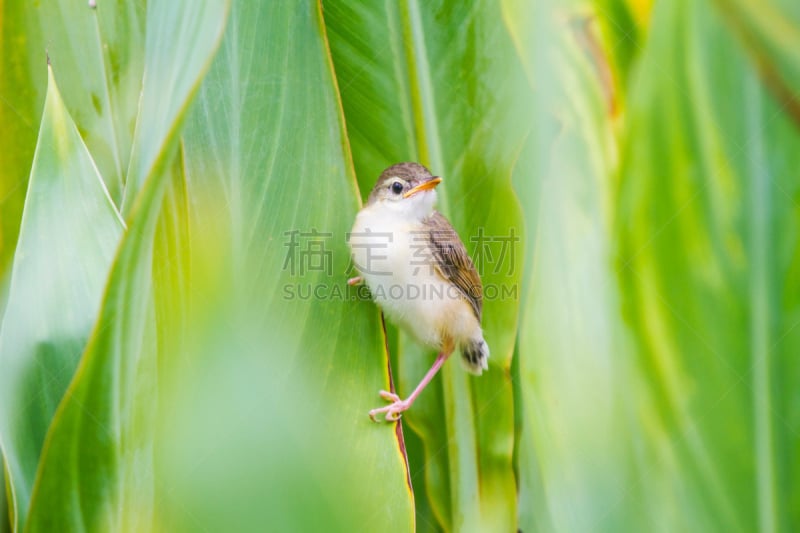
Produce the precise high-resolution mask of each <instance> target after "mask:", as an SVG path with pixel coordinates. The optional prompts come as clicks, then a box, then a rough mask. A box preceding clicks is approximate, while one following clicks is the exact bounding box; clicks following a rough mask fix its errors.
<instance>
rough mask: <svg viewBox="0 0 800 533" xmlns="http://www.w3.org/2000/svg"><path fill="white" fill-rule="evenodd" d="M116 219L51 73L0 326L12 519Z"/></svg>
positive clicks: (75, 355) (99, 287)
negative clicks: (12, 507)
mask: <svg viewBox="0 0 800 533" xmlns="http://www.w3.org/2000/svg"><path fill="white" fill-rule="evenodd" d="M123 227H124V225H123V223H122V219H121V218H120V216H119V214H118V213H117V211H116V208H115V207H114V203H113V201H112V200H111V198H110V196H109V194H108V191H107V190H106V188H105V185H104V184H103V181H102V179H101V178H100V175H99V174H98V172H97V169H96V168H95V166H94V162H93V161H92V158H91V156H90V155H89V153H88V151H87V150H86V146H85V145H84V144H83V142H82V141H81V138H80V135H79V134H78V130H77V129H76V128H75V124H74V123H73V122H72V120H71V119H70V116H69V114H68V113H67V111H66V109H65V107H64V103H63V101H62V100H61V96H60V95H59V92H58V88H57V87H56V84H55V82H54V80H53V78H52V76H51V77H50V83H49V88H48V93H47V100H46V102H45V111H44V116H43V117H42V125H41V128H40V130H39V140H38V143H37V147H36V155H35V157H34V161H33V168H32V170H31V178H30V183H29V186H28V195H27V199H26V202H25V213H24V217H23V221H22V227H21V231H20V240H19V246H18V248H17V254H16V256H15V260H14V267H13V271H12V275H11V286H10V290H9V300H8V305H7V308H6V312H5V316H4V319H3V324H2V330H0V366H2V369H3V370H2V372H0V406H2V408H0V437H1V438H2V445H3V453H4V456H5V460H6V463H7V465H8V473H9V476H10V486H11V488H12V489H13V491H12V495H13V502H14V509H13V511H14V515H15V516H16V517H18V519H17V520H18V526H19V527H20V528H21V527H22V526H23V525H24V522H25V516H26V515H27V510H28V503H29V501H30V495H31V490H32V488H33V480H34V477H35V475H36V467H37V464H38V461H39V454H40V452H41V449H42V444H43V442H44V438H45V433H46V432H47V428H48V427H49V426H50V421H51V419H52V417H53V413H54V412H55V410H56V407H57V406H58V403H59V402H60V401H61V397H62V396H63V394H64V391H65V390H66V388H67V385H68V384H69V381H70V380H71V379H72V376H73V373H74V371H75V368H76V367H77V365H78V360H79V359H80V355H81V353H82V352H83V349H84V347H85V345H86V339H87V337H88V334H89V331H90V330H91V327H92V323H93V322H94V319H95V316H96V314H97V310H98V309H99V307H100V301H101V298H102V292H103V286H104V282H105V280H106V277H107V275H108V271H109V269H110V268H111V262H112V260H113V257H114V250H115V249H116V247H117V243H118V242H119V239H120V237H121V235H122V230H123ZM54 272H57V273H58V275H57V276H54V275H53V273H54Z"/></svg>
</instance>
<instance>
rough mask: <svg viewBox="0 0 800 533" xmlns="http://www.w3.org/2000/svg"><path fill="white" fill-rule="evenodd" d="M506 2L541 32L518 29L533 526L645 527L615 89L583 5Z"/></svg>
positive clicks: (526, 452)
mask: <svg viewBox="0 0 800 533" xmlns="http://www.w3.org/2000/svg"><path fill="white" fill-rule="evenodd" d="M507 9H508V15H507V17H506V20H507V21H508V24H509V27H510V29H511V31H512V33H514V34H515V35H520V36H523V35H525V32H526V30H527V32H529V37H528V40H527V41H522V40H520V41H519V42H520V43H521V54H522V56H523V57H527V58H528V59H527V61H528V65H529V66H528V69H529V71H530V72H532V79H533V83H534V87H535V88H536V92H535V93H534V95H533V99H532V102H531V107H530V108H529V109H530V111H529V112H530V113H531V114H530V115H529V116H530V120H531V121H532V122H533V123H534V124H535V130H534V132H532V133H531V135H530V137H529V138H528V144H527V146H526V147H525V150H524V151H523V153H522V155H521V157H520V159H519V161H518V164H517V166H516V167H515V169H514V185H515V188H516V189H517V191H518V193H519V195H520V198H521V199H522V200H523V202H524V203H525V205H526V206H528V209H526V210H525V223H526V228H528V231H527V233H526V236H527V239H526V241H525V242H526V250H527V251H528V253H527V254H526V275H525V283H524V285H523V287H524V290H523V297H522V298H523V299H522V308H521V319H520V327H519V341H518V349H519V380H520V381H519V387H518V390H519V401H518V404H517V407H518V412H519V415H518V416H519V417H520V421H519V423H520V435H519V444H518V471H519V485H520V494H519V501H520V505H519V510H520V528H521V529H522V530H523V531H605V530H609V531H614V530H631V531H635V530H637V529H643V528H644V526H645V524H642V523H640V522H637V520H636V518H637V510H636V509H632V508H630V507H621V506H617V502H618V501H620V499H621V498H623V497H624V496H625V494H626V491H627V490H633V489H631V485H629V484H632V481H633V480H632V478H631V477H630V476H629V473H628V469H629V468H630V466H629V465H630V462H631V461H632V458H633V457H634V453H635V450H634V449H632V448H631V446H630V443H629V441H628V440H627V437H628V436H629V435H630V434H631V432H632V431H633V430H634V427H633V426H631V425H630V424H629V423H628V418H629V417H630V416H631V415H630V413H629V412H628V410H629V409H636V408H637V404H636V402H635V400H633V399H634V398H635V396H634V392H629V393H628V394H629V396H628V397H629V398H631V402H630V403H631V405H630V407H629V406H628V405H626V402H625V400H624V397H623V396H622V395H623V394H624V393H625V392H626V391H628V390H629V389H628V387H631V388H632V387H634V386H635V383H634V384H633V385H629V382H628V379H630V378H629V376H630V370H629V368H628V367H627V366H626V365H627V364H628V361H627V360H626V359H625V356H626V352H625V350H624V348H625V346H624V344H623V343H622V342H620V338H619V335H620V330H621V329H622V324H621V321H620V317H619V312H618V311H617V309H618V307H619V304H618V303H617V302H618V299H619V295H618V291H617V285H616V280H615V272H614V269H613V262H612V258H613V253H614V247H613V236H612V234H611V233H612V230H613V225H612V215H613V213H612V212H611V206H612V205H613V204H612V203H611V198H612V192H613V190H614V181H613V176H614V170H615V164H616V150H615V140H614V138H613V136H612V129H611V117H610V116H609V110H608V106H607V104H606V101H605V97H606V94H604V92H603V88H602V85H601V78H600V76H599V73H598V70H597V69H596V65H595V64H593V60H594V59H595V56H594V55H593V54H592V53H590V52H589V50H587V49H586V47H585V38H586V34H585V33H584V30H585V28H583V27H582V25H581V24H577V26H576V24H575V22H574V20H573V19H572V18H571V16H572V15H573V14H571V13H567V15H568V16H564V15H565V13H564V11H563V9H562V6H561V4H560V3H559V2H538V3H535V4H532V5H512V4H511V3H508V4H507ZM577 16H581V17H582V16H584V15H577ZM520 21H530V22H531V24H533V27H532V28H531V27H529V26H528V27H526V26H525V25H524V24H523V23H521V22H520ZM554 21H555V22H554ZM634 391H635V389H634ZM618 398H620V399H618ZM620 513H622V514H623V515H624V516H623V517H622V519H620V516H619V515H620ZM626 528H627V529H626Z"/></svg>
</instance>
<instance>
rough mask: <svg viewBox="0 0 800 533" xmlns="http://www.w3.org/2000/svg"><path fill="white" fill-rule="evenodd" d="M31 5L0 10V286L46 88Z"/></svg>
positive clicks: (11, 249) (11, 247)
mask: <svg viewBox="0 0 800 533" xmlns="http://www.w3.org/2000/svg"><path fill="white" fill-rule="evenodd" d="M29 12H30V2H3V4H2V5H0V13H2V15H0V72H2V73H3V75H2V76H0V124H2V125H3V127H2V128H0V146H2V147H3V149H2V150H0V283H7V282H8V273H9V270H10V266H11V262H12V258H13V256H14V248H15V247H16V244H17V237H18V235H19V225H20V221H21V220H22V206H23V204H24V203H25V191H26V190H27V184H28V178H29V177H30V170H31V162H32V161H33V152H34V150H35V148H36V137H37V127H38V125H39V123H40V122H41V116H42V105H43V104H44V97H45V92H46V88H47V69H46V68H45V64H46V59H45V54H44V51H43V50H38V51H37V50H36V46H30V44H31V43H38V42H40V41H41V34H40V31H39V25H38V23H37V21H36V20H35V18H34V17H31V16H30V13H29Z"/></svg>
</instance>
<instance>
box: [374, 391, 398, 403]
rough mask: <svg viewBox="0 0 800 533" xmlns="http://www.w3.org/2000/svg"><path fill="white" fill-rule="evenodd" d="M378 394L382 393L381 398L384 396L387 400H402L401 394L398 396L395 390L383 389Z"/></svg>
mask: <svg viewBox="0 0 800 533" xmlns="http://www.w3.org/2000/svg"><path fill="white" fill-rule="evenodd" d="M378 394H380V396H381V398H383V399H384V400H386V401H387V402H399V401H400V396H398V395H397V394H395V393H393V392H389V391H386V390H382V391H380V392H379V393H378Z"/></svg>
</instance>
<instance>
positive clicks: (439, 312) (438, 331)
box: [348, 163, 489, 420]
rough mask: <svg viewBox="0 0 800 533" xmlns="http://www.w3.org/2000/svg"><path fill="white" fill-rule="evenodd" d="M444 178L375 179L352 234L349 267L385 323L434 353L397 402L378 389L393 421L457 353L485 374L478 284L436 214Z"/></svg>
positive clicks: (395, 171)
mask: <svg viewBox="0 0 800 533" xmlns="http://www.w3.org/2000/svg"><path fill="white" fill-rule="evenodd" d="M441 181H442V178H440V177H438V176H433V175H431V173H430V172H429V171H428V169H427V168H425V167H424V166H422V165H420V164H417V163H398V164H396V165H392V166H391V167H389V168H387V169H386V170H384V171H383V173H381V175H380V177H379V178H378V182H377V183H376V184H375V187H374V188H373V189H372V192H371V193H370V195H369V199H368V201H367V204H366V205H365V206H364V207H363V208H362V209H361V211H359V213H358V216H356V221H355V224H354V225H353V230H352V232H351V234H350V248H351V250H352V254H353V261H354V263H355V265H356V268H357V269H358V271H359V273H360V274H361V275H360V276H358V277H356V278H352V279H350V280H349V281H348V283H350V284H351V285H354V284H356V283H360V282H362V281H364V282H366V284H367V286H368V287H369V289H370V293H371V294H372V297H373V299H374V300H375V302H376V303H377V304H378V305H379V306H380V307H381V308H382V309H383V311H384V312H385V313H386V316H388V317H389V319H390V320H391V321H392V322H394V323H395V324H397V325H398V326H400V327H401V328H402V329H403V330H405V331H406V332H407V333H409V334H410V335H411V336H413V337H414V338H416V339H417V340H418V341H419V342H421V343H422V344H424V345H426V346H430V347H432V348H435V349H437V350H439V354H438V356H437V357H436V361H435V362H434V363H433V366H432V367H431V369H430V370H429V371H428V373H427V374H426V375H425V377H424V378H422V381H421V382H420V383H419V385H417V387H416V388H415V389H414V391H413V392H412V393H411V394H410V395H409V396H408V398H406V399H405V400H402V399H401V398H400V397H399V396H397V395H396V394H393V393H391V392H388V391H380V396H381V397H382V398H383V399H384V400H387V401H389V402H392V403H391V404H390V405H387V406H385V407H381V408H377V409H373V410H371V411H370V412H369V416H370V417H371V418H372V419H373V420H375V416H376V415H379V414H382V413H386V416H385V418H386V420H397V419H398V418H399V417H400V414H401V413H402V412H403V411H405V410H407V409H408V408H409V407H411V404H412V403H413V402H414V400H415V399H416V398H417V396H419V394H420V392H422V390H423V389H424V388H425V386H426V385H427V384H428V383H430V381H431V379H433V377H434V376H435V375H436V372H438V370H439V368H441V366H442V365H443V364H444V362H445V361H446V360H447V358H448V357H449V356H450V354H451V353H453V351H454V350H455V349H456V348H459V349H460V351H461V355H462V363H463V366H464V368H465V369H466V370H467V371H468V372H470V373H472V374H477V375H480V374H481V373H482V372H483V370H485V369H487V368H488V361H487V360H488V358H489V346H488V345H487V344H486V341H484V339H483V331H482V330H481V309H482V303H483V286H482V285H481V279H480V277H479V276H478V273H477V271H476V270H475V266H474V265H473V264H472V260H471V259H470V257H469V255H468V254H467V250H466V248H465V247H464V244H463V243H462V242H461V240H460V239H459V238H458V234H457V233H456V231H455V230H454V229H453V226H451V225H450V223H449V222H448V221H447V219H446V218H444V216H442V215H441V214H440V213H439V212H437V211H436V210H434V204H435V203H436V190H435V187H436V186H437V185H438V184H439V183H441Z"/></svg>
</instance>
